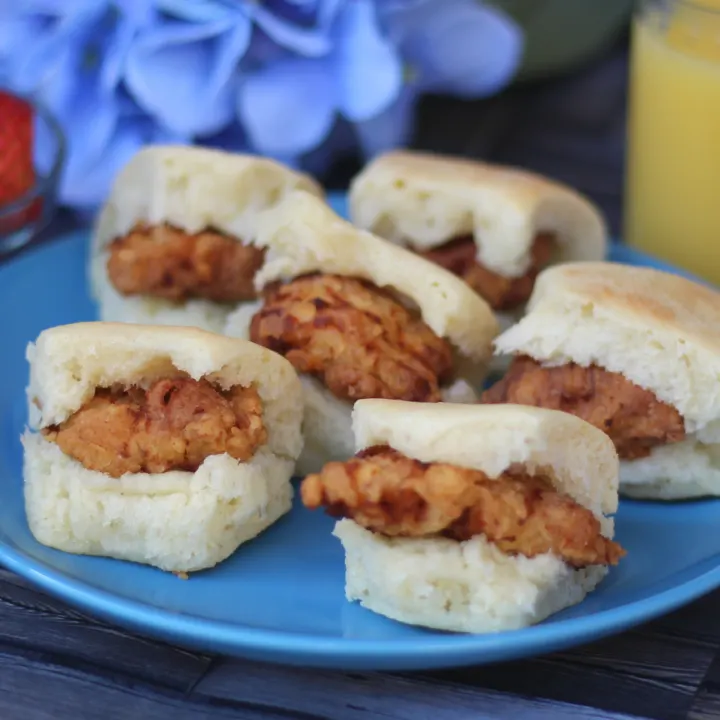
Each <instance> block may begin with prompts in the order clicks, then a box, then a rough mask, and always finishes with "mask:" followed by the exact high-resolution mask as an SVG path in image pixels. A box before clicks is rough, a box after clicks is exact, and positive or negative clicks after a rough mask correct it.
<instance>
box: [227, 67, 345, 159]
mask: <svg viewBox="0 0 720 720" xmlns="http://www.w3.org/2000/svg"><path fill="white" fill-rule="evenodd" d="M334 90H335V88H334V82H333V77H332V71H331V67H330V66H328V64H327V63H326V62H325V60H307V59H296V60H281V61H279V62H277V63H275V64H273V65H270V66H268V67H267V68H264V69H262V70H259V71H257V72H255V73H252V74H249V75H248V76H247V77H246V78H245V80H244V81H243V83H242V85H241V87H240V92H239V94H238V115H239V117H240V120H241V122H242V123H243V125H244V126H245V130H246V132H247V134H248V139H249V141H250V144H251V146H252V147H253V148H255V149H256V150H257V151H259V152H261V153H266V154H269V155H274V156H296V155H299V154H301V153H304V152H307V151H308V150H312V149H313V148H314V147H316V146H317V145H319V144H320V143H321V142H322V141H323V140H324V139H325V136H326V135H327V134H328V132H330V128H331V127H332V124H333V120H334V116H335V96H334Z"/></svg>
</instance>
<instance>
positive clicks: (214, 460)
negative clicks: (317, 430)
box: [23, 323, 303, 572]
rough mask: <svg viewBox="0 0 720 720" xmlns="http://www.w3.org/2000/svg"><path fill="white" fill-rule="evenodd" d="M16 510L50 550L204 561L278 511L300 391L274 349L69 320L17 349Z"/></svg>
mask: <svg viewBox="0 0 720 720" xmlns="http://www.w3.org/2000/svg"><path fill="white" fill-rule="evenodd" d="M28 360H29V363H30V383H29V386H28V400H29V410H30V426H31V429H28V430H26V432H25V434H24V436H23V445H24V449H25V460H24V478H25V506H26V512H27V518H28V524H29V526H30V530H31V531H32V533H33V535H34V536H35V537H36V539H37V540H38V541H39V542H41V543H43V544H44V545H48V546H50V547H53V548H57V549H59V550H64V551H66V552H72V553H80V554H85V555H104V556H107V557H114V558H120V559H124V560H131V561H134V562H139V563H147V564H149V565H154V566H156V567H159V568H161V569H163V570H170V571H175V572H189V571H194V570H201V569H203V568H209V567H212V566H213V565H215V564H216V563H218V562H220V561H222V560H224V559H225V558H227V557H228V556H229V555H230V554H231V553H233V552H234V551H235V549H236V548H237V547H238V546H239V545H240V544H242V543H244V542H246V541H248V540H250V539H251V538H253V537H255V536H256V535H258V534H259V533H260V532H262V531H263V530H264V529H266V528H267V527H268V526H270V525H271V524H272V523H274V522H275V521H276V520H277V519H278V518H279V517H280V516H282V515H283V514H284V513H286V512H287V511H288V510H289V509H290V504H291V499H292V487H291V485H290V477H291V475H292V471H293V467H294V465H295V460H296V459H297V457H298V455H299V454H300V451H301V448H302V431H301V423H302V413H303V404H302V392H301V388H300V383H299V381H298V378H297V374H296V373H295V371H294V370H293V368H292V365H290V363H289V362H288V361H287V360H285V359H284V358H282V357H280V356H279V355H276V354H275V353H273V352H270V351H269V350H266V349H265V348H262V347H259V346H257V345H253V344H252V343H249V342H245V341H242V340H233V339H231V338H225V337H222V336H219V335H213V334H211V333H208V332H205V331H202V330H198V329H194V328H177V327H154V326H148V325H129V324H113V323H80V324H77V325H66V326H61V327H56V328H52V329H50V330H46V331H44V332H42V333H41V334H40V336H39V337H38V339H37V341H36V343H34V344H31V345H30V346H29V348H28Z"/></svg>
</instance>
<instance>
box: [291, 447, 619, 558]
mask: <svg viewBox="0 0 720 720" xmlns="http://www.w3.org/2000/svg"><path fill="white" fill-rule="evenodd" d="M301 495H302V501H303V503H304V504H305V505H306V506H307V507H309V508H312V509H315V508H318V507H321V506H324V507H325V508H326V509H327V512H328V513H329V514H330V515H332V516H333V517H347V518H352V519H353V520H354V521H355V522H356V523H358V524H359V525H361V526H363V527H364V528H366V529H368V530H371V531H373V532H377V533H380V534H383V535H387V536H396V537H397V536H399V537H426V536H433V535H443V536H445V537H449V538H452V539H455V540H467V539H469V538H471V537H473V536H474V535H480V534H483V535H485V537H486V538H487V539H488V540H489V541H490V542H492V543H494V544H495V545H497V546H498V547H499V548H500V549H501V550H502V551H503V552H505V553H508V554H521V555H525V556H527V557H535V556H537V555H542V554H544V553H547V552H552V553H554V554H555V555H557V556H559V557H561V558H562V559H563V560H564V561H565V562H567V563H568V564H569V565H572V566H573V567H576V568H579V567H584V566H586V565H608V564H609V565H615V564H617V562H618V560H619V559H620V558H621V557H622V556H623V555H624V554H625V551H624V550H623V549H622V548H621V547H620V546H619V545H618V544H617V543H615V542H613V541H611V540H608V539H607V538H605V537H603V536H602V535H601V534H600V523H599V522H598V520H597V518H596V517H595V516H594V515H593V514H592V513H591V512H590V511H589V510H587V509H586V508H584V507H582V506H581V505H579V504H578V503H576V502H575V501H574V500H572V499H571V498H570V497H568V496H566V495H562V494H560V493H559V492H557V491H556V490H555V489H553V487H552V485H551V483H550V481H549V480H547V479H546V478H543V477H541V476H530V475H528V474H527V473H524V472H521V471H517V472H516V471H512V472H505V473H503V474H502V475H501V476H500V477H498V478H496V479H490V478H488V477H487V476H486V475H485V474H484V473H482V472H480V471H479V470H469V469H467V468H461V467H458V466H456V465H450V464H447V463H422V462H419V461H418V460H413V459H411V458H408V457H406V456H405V455H403V454H402V453H399V452H397V451H396V450H393V449H391V448H389V447H374V448H369V449H367V450H364V451H363V452H361V453H358V455H356V456H355V457H354V458H351V459H350V460H348V461H347V462H331V463H328V464H327V465H326V466H325V467H324V468H323V470H322V471H321V472H320V473H317V474H315V475H308V476H307V478H305V480H304V482H303V483H302V486H301Z"/></svg>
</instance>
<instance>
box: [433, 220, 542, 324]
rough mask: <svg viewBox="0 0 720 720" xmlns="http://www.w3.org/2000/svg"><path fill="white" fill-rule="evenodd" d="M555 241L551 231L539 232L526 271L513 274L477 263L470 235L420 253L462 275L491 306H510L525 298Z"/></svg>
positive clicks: (505, 307)
mask: <svg viewBox="0 0 720 720" xmlns="http://www.w3.org/2000/svg"><path fill="white" fill-rule="evenodd" d="M554 242H555V238H554V236H553V235H552V234H550V233H540V234H539V235H538V236H537V237H536V238H535V241H534V242H533V245H532V248H531V250H530V258H531V264H530V267H529V269H528V271H527V272H526V273H525V274H524V275H521V276H520V277H514V278H511V277H504V276H503V275H498V273H496V272H493V271H492V270H489V269H488V268H486V267H485V266H484V265H482V264H481V263H479V262H478V261H477V258H476V255H477V246H476V245H475V241H474V240H473V238H472V236H470V235H466V236H463V237H459V238H455V239H454V240H450V242H447V243H445V244H444V245H441V246H440V247H436V248H433V249H432V250H427V251H425V252H421V253H419V254H420V255H422V256H423V257H424V258H426V259H427V260H430V261H432V262H434V263H436V264H437V265H441V266H442V267H444V268H445V269H446V270H449V271H450V272H451V273H453V274H455V275H457V276H458V277H461V278H462V279H463V280H464V281H465V282H466V283H467V284H468V285H469V286H470V287H471V288H472V289H473V290H474V291H475V292H476V293H477V294H478V295H480V296H481V297H482V298H484V299H485V300H486V301H487V302H488V304H489V305H490V307H492V308H493V310H513V309H514V308H516V307H518V306H519V305H523V304H524V303H525V302H527V299H528V298H529V297H530V294H531V293H532V290H533V286H534V285H535V279H536V278H537V276H538V273H539V272H540V271H541V270H542V269H543V268H544V267H545V266H546V265H547V264H548V263H549V262H550V257H551V256H552V252H553V247H554Z"/></svg>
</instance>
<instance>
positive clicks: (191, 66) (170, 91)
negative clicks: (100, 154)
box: [125, 16, 251, 134]
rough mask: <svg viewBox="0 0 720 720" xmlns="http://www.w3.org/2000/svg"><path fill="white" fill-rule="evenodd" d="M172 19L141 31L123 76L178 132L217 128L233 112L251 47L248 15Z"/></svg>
mask: <svg viewBox="0 0 720 720" xmlns="http://www.w3.org/2000/svg"><path fill="white" fill-rule="evenodd" d="M238 18H241V19H240V20H239V21H237V22H236V21H235V19H233V20H232V21H229V22H228V21H223V22H215V23H208V24H205V25H191V24H187V23H168V24H166V25H163V26H160V27H157V28H153V29H151V30H150V31H148V32H147V33H143V34H142V35H141V36H139V37H138V38H137V39H136V40H135V42H134V43H133V46H132V47H131V49H130V52H129V53H128V58H127V66H126V72H125V80H126V83H127V86H128V88H129V90H130V92H131V93H132V94H133V96H134V97H135V99H136V100H137V102H138V103H139V104H140V105H141V106H142V107H143V108H145V109H146V110H147V111H148V112H149V113H151V114H152V115H154V116H155V117H156V118H157V119H158V120H159V121H160V123H161V124H163V125H166V126H167V127H168V128H170V129H172V130H173V131H175V132H179V133H188V134H207V133H213V132H217V131H219V130H220V129H221V128H222V127H223V126H224V125H225V124H227V123H228V122H229V121H230V120H231V119H232V116H233V90H234V86H233V82H232V80H233V75H234V71H235V68H236V66H237V63H238V62H239V60H240V58H241V57H242V55H243V54H244V52H245V51H246V50H247V46H248V43H249V41H250V34H251V27H250V23H249V21H248V20H247V19H242V16H238Z"/></svg>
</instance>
